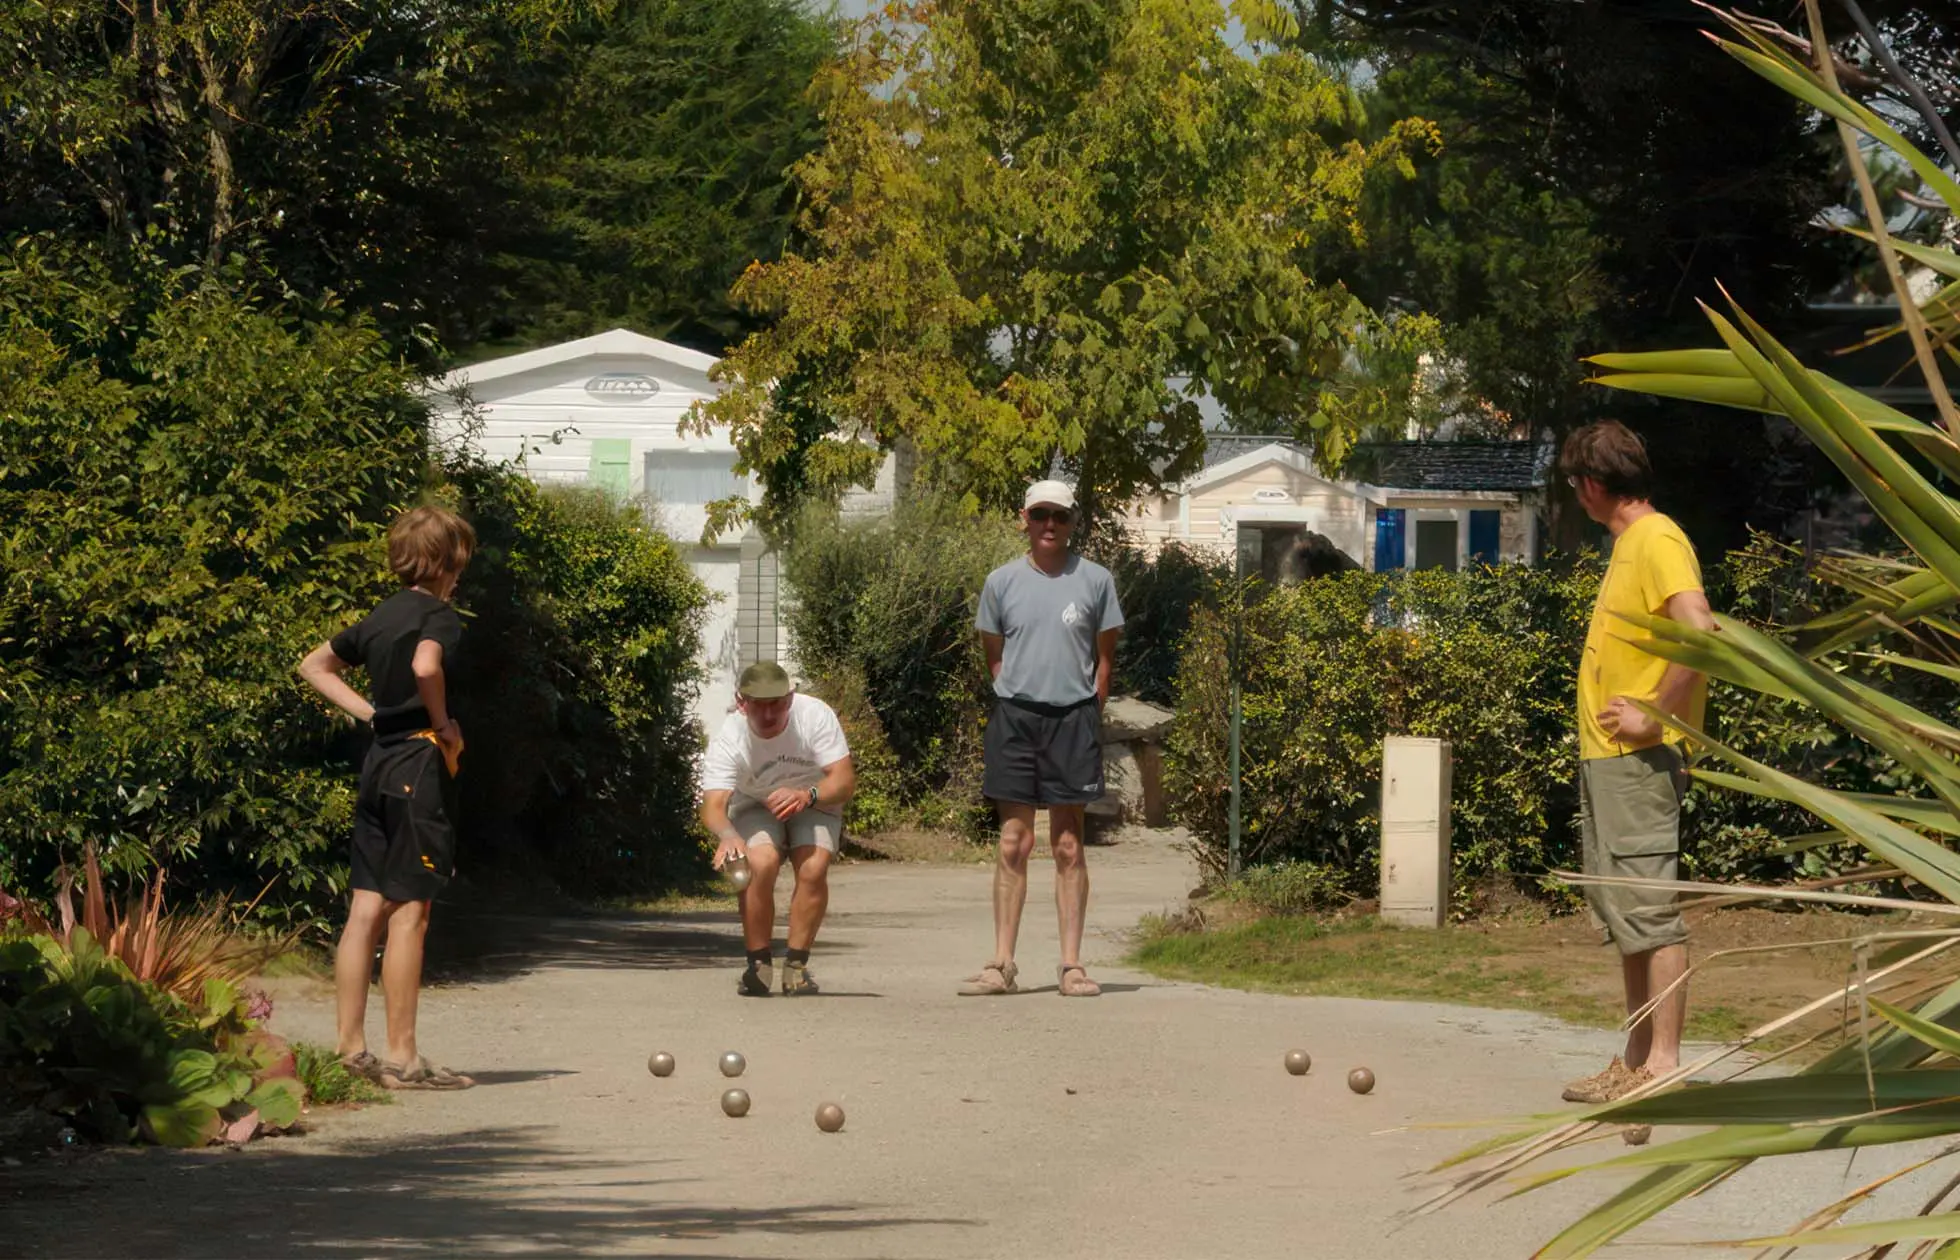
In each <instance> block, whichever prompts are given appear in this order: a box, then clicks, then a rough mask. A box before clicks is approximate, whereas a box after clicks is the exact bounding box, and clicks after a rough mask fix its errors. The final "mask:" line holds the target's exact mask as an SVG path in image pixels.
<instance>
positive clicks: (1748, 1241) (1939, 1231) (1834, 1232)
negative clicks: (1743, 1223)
mask: <svg viewBox="0 0 1960 1260" xmlns="http://www.w3.org/2000/svg"><path fill="white" fill-rule="evenodd" d="M1924 1238H1960V1212H1942V1213H1940V1214H1939V1215H1937V1216H1908V1217H1904V1218H1902V1219H1900V1220H1896V1221H1868V1222H1866V1223H1864V1224H1862V1225H1834V1226H1832V1227H1831V1228H1829V1229H1806V1230H1801V1231H1799V1232H1797V1233H1794V1234H1775V1235H1771V1236H1770V1237H1767V1238H1739V1239H1736V1240H1734V1241H1732V1242H1724V1243H1718V1244H1716V1245H1717V1246H1723V1247H1825V1246H1838V1247H1841V1246H1858V1247H1875V1246H1882V1245H1884V1244H1885V1243H1895V1242H1912V1241H1914V1240H1915V1239H1924Z"/></svg>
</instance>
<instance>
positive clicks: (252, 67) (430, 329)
mask: <svg viewBox="0 0 1960 1260" xmlns="http://www.w3.org/2000/svg"><path fill="white" fill-rule="evenodd" d="M831 47H832V44H831V35H830V28H829V26H828V24H827V23H825V22H823V21H820V20H818V19H816V18H813V17H811V16H809V15H808V14H807V13H805V12H804V11H803V9H802V8H801V6H800V5H799V4H797V3H796V2H795V0H414V2H413V3H406V4H402V3H388V2H384V0H202V2H201V3H198V2H193V0H162V2H152V0H145V2H144V3H141V4H133V5H132V4H126V3H114V2H112V0H89V2H87V3H81V4H72V5H60V6H54V7H53V8H50V7H49V6H47V5H42V4H30V3H22V2H14V3H0V231H5V232H6V233H7V234H8V235H9V236H18V235H21V234H26V233H34V232H48V233H52V234H55V235H58V236H60V237H62V238H64V239H69V240H100V241H104V242H106V243H108V244H109V245H110V246H111V247H112V248H120V249H125V250H135V249H136V247H137V246H139V245H140V246H141V252H145V253H151V252H154V253H159V254H161V255H162V256H164V257H168V258H173V259H175V260H177V261H179V262H181V263H185V264H189V263H212V262H216V261H220V260H222V259H224V258H225V257H227V256H229V255H233V254H242V255H246V256H249V257H251V258H253V259H255V260H256V261H257V262H258V263H259V264H260V265H261V266H262V267H264V268H265V269H267V270H269V271H270V272H272V273H273V274H275V275H276V276H277V277H278V282H279V283H280V284H281V285H284V286H287V287H290V288H292V289H294V290H297V291H299V292H301V293H304V294H307V295H309V296H313V297H318V296H321V295H324V294H326V293H329V292H332V293H336V294H339V295H340V296H341V297H343V298H344V299H345V300H346V301H347V302H348V303H349V304H351V305H354V306H356V307H358V308H362V309H364V310H366V311H368V312H371V313H372V315H373V316H374V317H375V319H376V320H377V322H378V323H379V325H380V326H381V327H382V328H383V329H384V330H385V331H387V332H388V333H389V334H390V336H391V338H392V339H393V340H394V341H395V343H396V344H397V345H398V346H406V347H408V348H410V349H413V350H415V351H417V352H418V353H419V354H421V355H422V356H423V357H425V358H427V359H431V360H433V359H435V358H437V357H439V356H440V355H441V353H442V352H441V348H440V347H441V346H443V345H447V346H450V347H464V346H470V345H473V344H475V343H478V342H483V341H495V340H503V341H519V342H522V341H527V340H537V339H541V338H544V337H550V336H559V335H567V334H573V335H575V334H577V333H582V332H590V331H595V330H596V328H597V327H599V326H603V325H607V324H611V323H627V324H632V325H635V326H638V327H642V328H646V329H648V330H649V331H654V332H663V333H664V332H674V331H676V330H679V331H680V334H681V335H682V336H683V337H684V338H685V339H686V340H689V341H691V342H693V343H695V344H700V345H703V346H704V348H708V349H712V350H719V349H720V348H721V343H722V342H723V341H725V340H726V339H728V338H730V337H732V336H734V335H736V334H737V333H738V332H739V331H740V329H739V326H738V324H737V322H736V321H735V320H734V319H733V318H732V315H731V311H730V308H729V305H728V301H727V297H726V294H727V290H728V287H729V285H730V284H732V283H733V282H734V280H735V279H736V277H737V276H738V275H739V274H740V272H741V269H742V267H743V266H745V265H746V264H747V263H748V262H749V261H750V260H752V259H754V258H757V257H770V256H772V255H773V253H774V251H775V249H776V246H777V242H778V241H779V240H780V238H781V236H782V234H783V232H784V230H785V228H786V225H787V222H788V217H789V210H790V207H789V203H788V200H787V180H786V176H785V170H786V168H787V167H788V166H789V165H790V164H791V163H792V162H793V161H794V160H795V159H796V158H797V157H798V156H800V155H801V154H802V153H804V152H807V151H808V149H809V148H810V147H811V146H812V145H813V144H814V142H815V140H816V136H817V125H816V123H815V121H814V114H813V111H812V109H811V107H810V106H809V104H808V103H807V102H806V101H805V100H804V99H803V93H804V89H805V88H806V86H807V85H808V82H809V78H810V75H811V73H812V72H813V70H814V69H815V67H816V66H817V65H819V64H820V63H821V62H822V61H823V60H824V59H825V57H826V56H827V55H828V54H829V51H830V49H831Z"/></svg>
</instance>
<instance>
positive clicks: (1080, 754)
mask: <svg viewBox="0 0 1960 1260" xmlns="http://www.w3.org/2000/svg"><path fill="white" fill-rule="evenodd" d="M986 759H987V775H986V782H985V788H984V790H985V792H986V794H987V799H988V800H992V801H1005V802H1009V803H1012V804H1016V805H1087V804H1089V803H1090V802H1091V801H1099V800H1101V799H1102V794H1103V765H1102V707H1101V706H1100V705H1098V704H1097V703H1096V702H1095V701H1094V700H1086V701H1084V702H1083V703H1081V704H1077V705H1069V706H1067V707H1062V706H1058V705H1050V704H1032V703H1030V702H1028V701H1025V700H1006V699H1002V700H997V701H995V703H994V712H993V716H992V717H990V718H988V719H987V739H986Z"/></svg>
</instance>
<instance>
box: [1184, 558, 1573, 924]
mask: <svg viewBox="0 0 1960 1260" xmlns="http://www.w3.org/2000/svg"><path fill="white" fill-rule="evenodd" d="M1596 584H1597V567H1596V566H1594V565H1591V564H1584V565H1579V566H1576V567H1573V568H1570V569H1566V570H1552V569H1530V568H1522V567H1515V566H1511V567H1504V568H1496V569H1490V568H1483V569H1477V570H1474V571H1471V572H1467V573H1462V574H1451V573H1444V572H1441V571H1437V570H1426V571H1417V572H1405V573H1396V574H1378V573H1360V572H1350V573H1344V574H1338V575H1333V576H1329V577H1325V578H1321V579H1318V580H1316V581H1312V582H1306V583H1302V584H1300V585H1298V586H1293V587H1289V588H1286V589H1282V590H1275V591H1270V592H1266V593H1265V594H1264V597H1263V598H1259V599H1257V600H1255V601H1252V602H1250V603H1249V604H1248V605H1247V606H1246V607H1245V609H1244V610H1243V612H1242V613H1241V612H1240V611H1239V610H1238V609H1237V607H1236V605H1232V606H1228V607H1227V608H1224V609H1220V610H1210V609H1206V610H1202V611H1201V612H1200V613H1199V615H1198V618H1197V621H1196V623H1195V625H1194V627H1193V630H1192V632H1191V634H1190V635H1189V637H1188V638H1187V639H1186V641H1185V652H1184V661H1183V667H1182V669H1181V671H1180V674H1179V678H1178V695H1177V706H1176V707H1177V709H1178V718H1177V722H1176V723H1175V725H1174V726H1173V727H1172V732H1171V737H1170V745H1169V757H1168V759H1167V778H1168V786H1169V790H1170V793H1171V798H1172V803H1173V808H1174V810H1175V811H1176V813H1177V814H1178V816H1179V817H1180V818H1181V819H1182V820H1183V821H1184V822H1185V823H1186V824H1187V825H1189V826H1190V827H1191V829H1192V831H1193V833H1194V836H1195V838H1196V840H1197V844H1198V852H1199V856H1200V858H1201V860H1202V861H1203V862H1204V864H1205V865H1206V866H1207V867H1208V868H1210V869H1211V870H1213V871H1214V872H1216V871H1221V870H1223V868H1224V866H1225V859H1226V834H1227V825H1228V820H1227V810H1228V803H1229V795H1228V793H1229V781H1228V778H1227V775H1226V764H1227V762H1226V740H1227V730H1228V721H1227V716H1228V712H1229V709H1228V705H1229V694H1230V674H1229V671H1228V669H1227V654H1228V650H1229V639H1228V632H1229V628H1230V623H1231V622H1232V621H1233V620H1234V619H1235V618H1238V619H1242V621H1243V631H1244V635H1245V643H1244V656H1243V660H1244V671H1245V681H1244V700H1243V704H1244V721H1243V730H1242V751H1241V764H1242V774H1243V783H1244V789H1243V813H1242V817H1243V845H1244V850H1243V852H1244V860H1245V861H1246V862H1247V863H1248V864H1258V863H1278V862H1284V861H1291V862H1298V863H1311V864H1315V866H1317V867H1319V868H1323V869H1324V868H1333V869H1336V870H1339V871H1341V872H1343V873H1344V876H1345V884H1346V890H1347V891H1348V892H1351V893H1357V894H1365V893H1367V892H1368V891H1370V889H1371V888H1372V886H1373V884H1374V881H1375V871H1376V866H1377V863H1378V861H1379V836H1380V826H1381V820H1380V808H1381V787H1380V784H1381V741H1382V738H1383V737H1384V736H1385V735H1389V734H1404V735H1415V736H1431V737H1440V738H1444V739H1448V740H1450V741H1451V745H1452V751H1453V754H1454V756H1455V759H1456V773H1455V791H1454V797H1453V812H1452V828H1453V835H1454V841H1455V866H1456V873H1457V875H1458V876H1459V878H1461V877H1466V876H1475V875H1481V874H1486V873H1491V872H1530V871H1538V870H1542V869H1544V867H1545V866H1546V865H1547V863H1548V862H1549V861H1553V860H1569V859H1570V858H1571V857H1572V856H1573V854H1574V848H1573V843H1572V842H1573V827H1572V818H1573V815H1574V813H1575V811H1576V808H1577V800H1576V794H1575V791H1574V788H1573V772H1574V767H1575V764H1576V759H1577V753H1578V750H1577V738H1576V735H1575V734H1574V733H1573V730H1572V698H1573V695H1574V682H1573V679H1574V671H1575V669H1576V666H1577V662H1578V658H1579V646H1580V644H1581V642H1582V641H1583V639H1584V634H1585V626H1586V621H1587V617H1588V615H1589V613H1590V610H1591V601H1592V596H1593V592H1594V590H1595V589H1596Z"/></svg>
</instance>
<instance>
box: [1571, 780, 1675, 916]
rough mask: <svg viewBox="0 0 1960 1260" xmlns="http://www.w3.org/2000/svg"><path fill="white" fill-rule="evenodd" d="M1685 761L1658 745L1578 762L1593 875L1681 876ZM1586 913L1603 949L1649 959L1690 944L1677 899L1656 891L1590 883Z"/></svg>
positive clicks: (1586, 852)
mask: <svg viewBox="0 0 1960 1260" xmlns="http://www.w3.org/2000/svg"><path fill="white" fill-rule="evenodd" d="M1687 786H1688V775H1687V770H1686V769H1685V768H1684V767H1683V765H1682V762H1681V754H1680V753H1679V752H1678V751H1676V750H1675V749H1673V748H1670V747H1667V746H1666V745H1661V746H1659V747H1656V748H1643V749H1641V750H1639V751H1638V752H1630V753H1626V754H1623V755H1622V756H1618V757H1595V758H1592V759H1590V760H1586V761H1581V762H1580V763H1579V836H1580V844H1581V848H1582V850H1583V855H1582V861H1583V865H1584V869H1585V872H1586V874H1588V875H1618V876H1625V877H1628V878H1633V879H1679V878H1680V877H1681V798H1682V796H1683V795H1684V794H1685V793H1686V791H1687ZM1586 911H1587V913H1588V914H1589V915H1590V916H1591V918H1592V922H1593V926H1594V927H1596V928H1598V929H1599V934H1600V942H1601V943H1602V944H1604V943H1606V942H1609V941H1610V942H1612V943H1613V944H1614V945H1617V946H1619V948H1620V952H1621V953H1622V954H1644V953H1646V952H1647V951H1648V950H1652V949H1659V948H1661V947H1662V946H1664V945H1679V944H1681V943H1682V942H1683V941H1686V940H1687V939H1688V929H1687V926H1686V925H1685V924H1683V923H1682V922H1681V907H1680V905H1679V904H1678V901H1677V896H1676V894H1675V893H1673V892H1670V891H1663V890H1661V889H1655V888H1626V887H1618V886H1613V885H1602V884H1588V885H1587V886H1586Z"/></svg>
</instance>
